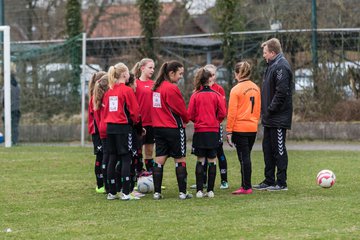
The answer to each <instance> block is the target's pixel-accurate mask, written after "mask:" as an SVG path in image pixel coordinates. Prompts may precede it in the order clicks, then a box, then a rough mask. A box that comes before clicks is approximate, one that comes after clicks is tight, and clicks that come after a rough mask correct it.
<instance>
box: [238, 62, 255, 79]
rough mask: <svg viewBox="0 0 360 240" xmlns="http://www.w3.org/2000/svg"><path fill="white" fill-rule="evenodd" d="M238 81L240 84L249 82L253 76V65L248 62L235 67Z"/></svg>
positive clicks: (239, 63)
mask: <svg viewBox="0 0 360 240" xmlns="http://www.w3.org/2000/svg"><path fill="white" fill-rule="evenodd" d="M235 74H236V80H237V81H238V82H241V81H245V80H249V79H250V75H251V65H250V63H248V62H247V61H242V62H238V63H237V64H236V65H235Z"/></svg>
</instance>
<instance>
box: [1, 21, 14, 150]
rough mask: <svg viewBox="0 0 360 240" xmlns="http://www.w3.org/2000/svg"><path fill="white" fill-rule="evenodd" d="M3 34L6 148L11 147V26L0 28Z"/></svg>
mask: <svg viewBox="0 0 360 240" xmlns="http://www.w3.org/2000/svg"><path fill="white" fill-rule="evenodd" d="M0 31H1V32H3V36H4V41H3V69H4V71H3V76H4V131H5V147H11V145H12V143H11V86H10V71H11V70H10V26H0Z"/></svg>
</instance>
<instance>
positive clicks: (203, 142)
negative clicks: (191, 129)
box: [191, 132, 219, 158]
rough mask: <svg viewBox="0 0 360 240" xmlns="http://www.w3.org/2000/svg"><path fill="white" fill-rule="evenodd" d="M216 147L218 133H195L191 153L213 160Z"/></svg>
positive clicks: (217, 144)
mask: <svg viewBox="0 0 360 240" xmlns="http://www.w3.org/2000/svg"><path fill="white" fill-rule="evenodd" d="M218 146H219V133H217V132H195V133H194V135H193V143H192V151H191V152H192V153H193V154H195V155H196V156H198V157H208V158H215V157H216V153H217V148H218Z"/></svg>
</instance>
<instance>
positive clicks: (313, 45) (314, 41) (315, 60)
mask: <svg viewBox="0 0 360 240" xmlns="http://www.w3.org/2000/svg"><path fill="white" fill-rule="evenodd" d="M311 27H312V38H311V52H312V64H313V80H314V91H315V95H317V94H318V81H317V75H318V67H319V60H318V54H317V18H316V0H312V5H311Z"/></svg>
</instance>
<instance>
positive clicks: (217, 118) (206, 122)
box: [188, 87, 226, 132]
mask: <svg viewBox="0 0 360 240" xmlns="http://www.w3.org/2000/svg"><path fill="white" fill-rule="evenodd" d="M188 115H189V118H190V120H191V121H192V122H194V130H195V132H219V122H221V121H222V120H224V118H225V116H226V107H225V101H224V100H223V96H222V95H221V94H220V93H218V92H216V91H214V90H212V89H211V88H210V87H204V88H202V89H201V90H200V91H197V92H195V93H193V94H192V95H191V98H190V102H189V107H188Z"/></svg>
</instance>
